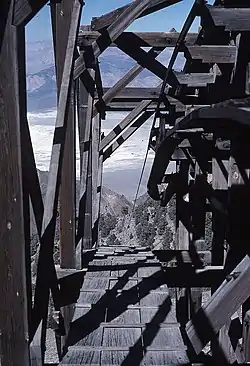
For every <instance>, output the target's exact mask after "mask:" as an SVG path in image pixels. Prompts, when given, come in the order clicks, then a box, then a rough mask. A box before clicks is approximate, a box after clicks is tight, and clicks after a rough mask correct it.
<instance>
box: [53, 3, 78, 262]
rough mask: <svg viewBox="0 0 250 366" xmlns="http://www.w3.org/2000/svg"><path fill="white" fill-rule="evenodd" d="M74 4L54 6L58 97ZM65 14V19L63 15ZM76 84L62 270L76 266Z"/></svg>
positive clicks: (65, 175) (64, 177) (64, 186)
mask: <svg viewBox="0 0 250 366" xmlns="http://www.w3.org/2000/svg"><path fill="white" fill-rule="evenodd" d="M72 5H73V2H72V1H62V2H61V3H52V4H51V16H52V26H53V38H54V49H55V58H56V74H57V75H56V76H57V89H58V97H59V94H60V88H61V81H62V74H63V60H64V59H65V56H66V48H67V42H68V36H69V28H70V19H71V12H72ZM62 13H63V14H64V16H63V17H62V16H61V14H62ZM74 92H75V90H74V85H71V89H70V93H69V94H70V96H69V100H68V106H67V112H66V116H65V118H66V119H67V127H66V138H65V146H64V156H63V161H62V172H61V187H60V261H61V267H62V268H74V267H75V175H76V173H75V108H74V104H75V103H74V102H75V100H74Z"/></svg>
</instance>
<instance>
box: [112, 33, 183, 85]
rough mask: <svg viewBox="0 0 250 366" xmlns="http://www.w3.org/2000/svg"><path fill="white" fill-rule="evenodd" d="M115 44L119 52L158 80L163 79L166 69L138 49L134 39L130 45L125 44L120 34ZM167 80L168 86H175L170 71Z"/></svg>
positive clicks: (173, 77) (174, 80)
mask: <svg viewBox="0 0 250 366" xmlns="http://www.w3.org/2000/svg"><path fill="white" fill-rule="evenodd" d="M115 43H116V44H117V46H118V47H119V49H120V50H122V51H123V52H125V53H126V54H127V55H128V56H130V57H132V58H133V59H134V60H135V61H136V62H138V64H139V65H141V66H142V67H144V68H147V69H148V70H149V71H151V72H152V73H153V74H155V75H156V76H158V77H159V78H160V79H162V80H164V79H165V75H166V72H167V68H166V67H165V66H164V65H163V64H162V63H161V62H159V61H158V60H156V59H155V58H154V57H153V56H152V55H151V54H149V53H147V52H146V51H145V50H143V49H142V48H140V46H139V42H138V41H137V39H134V40H133V42H132V43H127V42H126V39H124V37H123V34H121V35H120V36H119V37H117V39H116V40H115ZM168 79H169V80H168V82H169V84H170V85H172V86H176V83H177V80H176V77H175V76H174V75H173V73H172V70H171V71H170V75H169V78H168Z"/></svg>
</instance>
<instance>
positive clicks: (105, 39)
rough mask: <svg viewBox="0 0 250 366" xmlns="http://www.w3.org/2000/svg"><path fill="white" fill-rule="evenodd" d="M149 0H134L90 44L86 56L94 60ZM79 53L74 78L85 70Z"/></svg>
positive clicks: (82, 58)
mask: <svg viewBox="0 0 250 366" xmlns="http://www.w3.org/2000/svg"><path fill="white" fill-rule="evenodd" d="M150 1H151V0H135V1H133V2H132V3H131V4H129V6H128V7H127V8H126V9H125V10H124V11H123V12H122V13H121V14H120V15H119V16H118V18H117V19H116V20H115V21H114V22H113V23H112V24H111V25H110V26H109V27H108V28H107V30H106V31H105V32H103V33H102V34H101V35H100V37H99V38H98V39H97V40H96V41H95V42H94V43H93V44H92V46H91V47H90V51H88V57H89V58H90V59H91V60H92V61H95V60H96V59H97V57H98V56H100V55H101V54H102V52H103V51H104V50H105V49H106V48H107V47H108V46H109V45H110V44H111V43H112V42H113V41H115V40H116V39H117V37H119V36H120V35H121V33H122V32H123V31H124V30H125V29H126V28H127V27H128V26H129V25H130V24H131V23H132V22H133V21H134V20H135V19H136V18H137V17H138V16H139V15H140V14H141V13H142V12H143V11H144V10H145V9H146V8H147V6H148V4H149V3H150ZM84 56H85V57H87V55H84V54H83V55H81V56H80V57H79V58H78V60H77V61H76V64H75V71H74V78H75V79H76V78H78V77H79V76H80V75H81V74H82V73H83V72H84V71H85V70H86V61H85V59H84Z"/></svg>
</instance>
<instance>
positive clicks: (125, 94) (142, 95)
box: [104, 87, 171, 101]
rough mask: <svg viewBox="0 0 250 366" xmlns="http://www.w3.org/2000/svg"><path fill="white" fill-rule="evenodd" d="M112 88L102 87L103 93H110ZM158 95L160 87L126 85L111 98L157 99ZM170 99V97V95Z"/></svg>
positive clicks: (127, 99)
mask: <svg viewBox="0 0 250 366" xmlns="http://www.w3.org/2000/svg"><path fill="white" fill-rule="evenodd" d="M112 89H113V88H104V92H105V93H110V92H111V91H112ZM159 95H160V88H141V87H127V88H124V89H122V90H120V91H119V92H118V93H117V94H115V95H114V96H113V98H112V99H111V101H112V100H120V99H126V101H130V100H138V99H144V100H146V99H151V100H153V99H155V100H156V99H158V98H159ZM170 99H171V97H170Z"/></svg>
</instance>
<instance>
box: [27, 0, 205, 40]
mask: <svg viewBox="0 0 250 366" xmlns="http://www.w3.org/2000/svg"><path fill="white" fill-rule="evenodd" d="M129 2H130V0H85V3H86V5H85V6H84V8H83V14H82V22H81V23H82V24H90V22H91V18H92V17H98V16H100V15H103V14H105V13H107V12H109V11H111V10H114V9H115V8H117V7H120V6H123V5H125V4H128V3H129ZM209 2H211V1H209ZM192 4H193V0H183V1H182V2H181V3H179V4H176V5H172V6H170V7H169V8H166V9H163V10H160V11H158V12H156V13H154V14H151V15H148V16H146V17H144V18H142V19H139V20H137V21H135V22H134V23H133V24H132V25H131V26H130V28H129V30H132V31H152V32H153V31H162V32H164V31H165V32H167V31H169V30H170V29H171V28H173V27H174V28H176V30H180V29H181V27H182V24H183V22H184V21H185V19H186V16H187V14H188V12H189V10H190V8H191V7H192ZM197 24H198V21H196V23H195V24H194V26H193V29H194V30H196V27H197ZM50 38H51V23H50V7H49V6H48V5H46V6H45V7H44V8H43V9H42V10H41V11H40V12H39V13H38V14H37V16H36V17H35V18H34V19H33V20H32V21H31V22H30V23H29V24H28V26H27V39H28V41H41V40H47V39H50Z"/></svg>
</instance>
